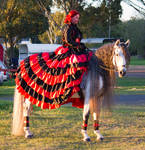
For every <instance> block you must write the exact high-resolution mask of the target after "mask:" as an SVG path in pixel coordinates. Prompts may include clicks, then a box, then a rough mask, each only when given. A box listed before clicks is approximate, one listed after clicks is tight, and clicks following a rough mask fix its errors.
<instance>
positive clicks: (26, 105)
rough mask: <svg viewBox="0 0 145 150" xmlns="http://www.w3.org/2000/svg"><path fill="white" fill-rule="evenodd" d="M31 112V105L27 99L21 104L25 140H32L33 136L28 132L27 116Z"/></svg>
mask: <svg viewBox="0 0 145 150" xmlns="http://www.w3.org/2000/svg"><path fill="white" fill-rule="evenodd" d="M31 110H32V104H31V103H30V101H29V100H28V99H25V101H24V103H23V115H24V132H25V138H32V137H33V134H32V133H31V132H30V130H29V116H30V113H31Z"/></svg>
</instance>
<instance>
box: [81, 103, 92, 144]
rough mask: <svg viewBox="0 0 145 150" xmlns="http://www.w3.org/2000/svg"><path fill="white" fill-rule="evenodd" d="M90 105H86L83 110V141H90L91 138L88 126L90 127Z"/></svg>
mask: <svg viewBox="0 0 145 150" xmlns="http://www.w3.org/2000/svg"><path fill="white" fill-rule="evenodd" d="M89 114H90V110H89V104H86V105H84V110H83V125H82V130H81V133H82V135H83V137H84V138H83V141H87V142H89V141H90V137H89V136H88V134H87V126H88V119H89Z"/></svg>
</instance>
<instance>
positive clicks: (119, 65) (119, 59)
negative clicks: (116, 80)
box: [113, 40, 130, 77]
mask: <svg viewBox="0 0 145 150" xmlns="http://www.w3.org/2000/svg"><path fill="white" fill-rule="evenodd" d="M129 44H130V41H129V40H127V41H126V42H125V43H124V42H120V40H117V41H116V42H115V44H114V47H113V48H114V50H113V65H114V66H115V67H116V69H117V71H118V76H119V77H123V76H124V75H125V74H126V70H127V61H128V60H127V55H128V51H127V48H128V47H129Z"/></svg>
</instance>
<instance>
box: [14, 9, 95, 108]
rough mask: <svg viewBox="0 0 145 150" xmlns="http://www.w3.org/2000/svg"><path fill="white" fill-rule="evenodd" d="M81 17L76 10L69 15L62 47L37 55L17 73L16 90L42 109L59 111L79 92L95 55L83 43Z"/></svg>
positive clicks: (27, 60) (21, 64) (26, 60)
mask: <svg viewBox="0 0 145 150" xmlns="http://www.w3.org/2000/svg"><path fill="white" fill-rule="evenodd" d="M79 17H80V14H79V12H78V11H76V10H71V11H70V12H69V13H68V15H67V16H66V18H65V21H64V23H65V25H64V28H63V36H62V42H63V45H62V46H60V47H58V48H57V49H56V50H55V52H53V53H40V54H34V55H31V56H29V57H28V58H26V59H25V60H23V61H22V62H21V63H20V67H19V69H18V71H17V73H16V84H17V89H18V91H19V92H20V93H21V94H22V95H24V96H25V98H27V99H29V100H30V101H31V102H32V103H33V104H36V105H37V106H39V107H41V108H42V109H45V108H48V109H54V108H58V107H60V106H61V105H62V104H64V103H66V102H68V101H69V100H70V97H71V96H72V95H73V94H74V93H76V92H79V91H80V83H81V81H82V77H83V74H84V72H86V71H87V68H88V61H89V60H90V57H91V55H92V53H91V52H90V51H88V50H87V48H86V46H85V45H84V44H83V43H81V39H82V33H81V31H80V30H79V29H78V27H77V24H78V22H79ZM77 103H79V101H78V102H77ZM74 105H75V106H76V105H79V104H74ZM78 107H79V106H78Z"/></svg>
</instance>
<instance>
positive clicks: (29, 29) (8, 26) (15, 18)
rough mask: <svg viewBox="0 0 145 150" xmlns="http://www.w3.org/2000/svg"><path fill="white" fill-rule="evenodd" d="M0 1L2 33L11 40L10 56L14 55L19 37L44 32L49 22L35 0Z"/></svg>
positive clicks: (6, 38)
mask: <svg viewBox="0 0 145 150" xmlns="http://www.w3.org/2000/svg"><path fill="white" fill-rule="evenodd" d="M0 2H1V6H0V35H1V36H2V37H3V38H4V39H5V41H6V42H9V44H10V47H11V56H10V57H13V48H14V46H15V44H16V43H17V41H18V40H19V39H21V38H24V37H31V36H34V35H38V34H40V33H43V32H44V31H45V30H46V27H47V26H48V24H47V20H46V18H45V17H44V16H42V14H40V13H39V9H40V8H39V7H38V5H37V3H36V2H35V1H33V0H32V1H29V0H0Z"/></svg>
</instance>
